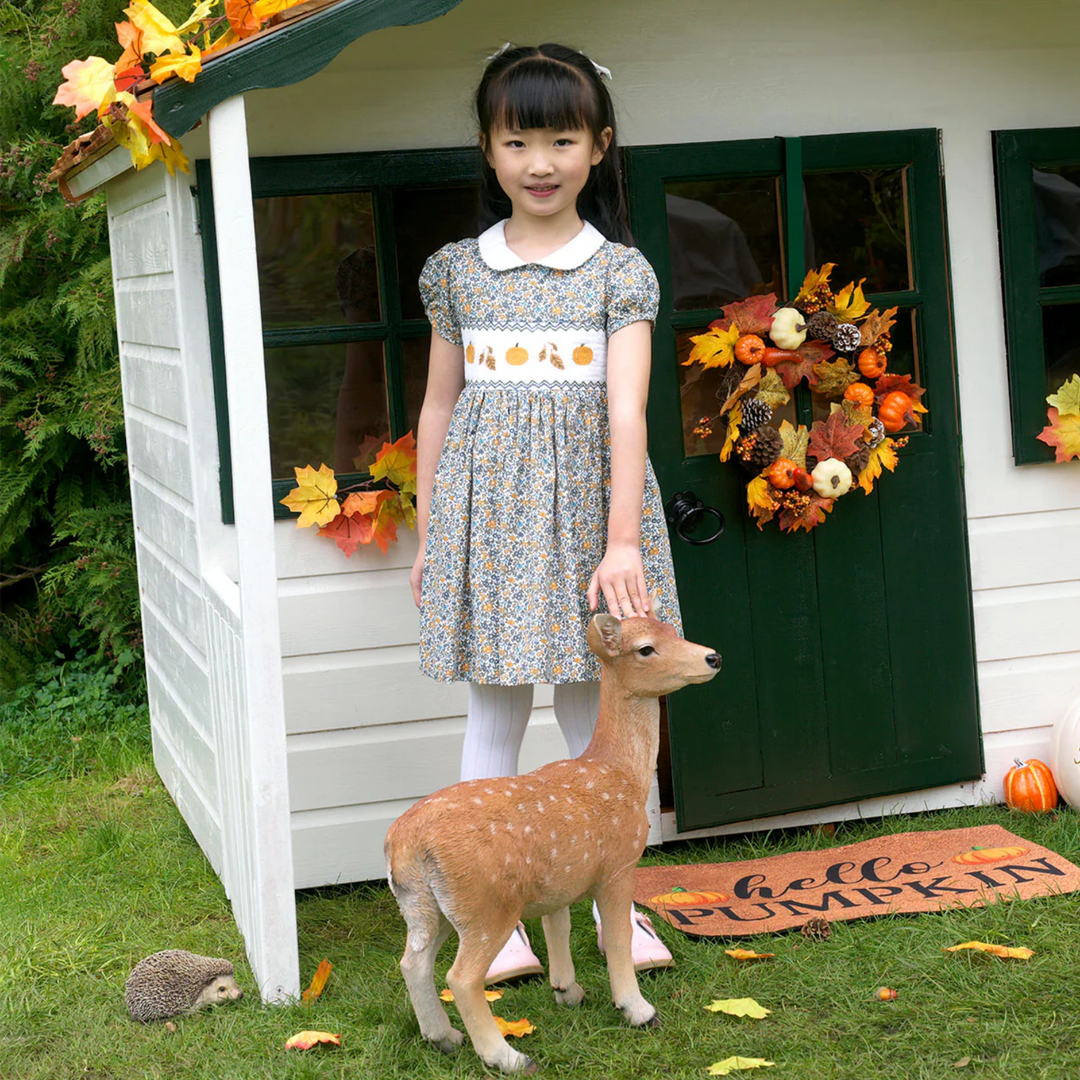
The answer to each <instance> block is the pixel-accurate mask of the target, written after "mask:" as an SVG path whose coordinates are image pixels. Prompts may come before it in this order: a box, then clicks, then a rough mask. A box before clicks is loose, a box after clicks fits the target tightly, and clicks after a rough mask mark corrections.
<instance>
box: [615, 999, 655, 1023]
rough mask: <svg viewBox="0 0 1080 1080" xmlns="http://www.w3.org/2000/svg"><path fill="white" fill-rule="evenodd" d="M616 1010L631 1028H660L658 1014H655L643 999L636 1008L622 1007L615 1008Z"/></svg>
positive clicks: (652, 1008)
mask: <svg viewBox="0 0 1080 1080" xmlns="http://www.w3.org/2000/svg"><path fill="white" fill-rule="evenodd" d="M617 1008H618V1009H619V1012H621V1013H622V1014H623V1016H624V1017H625V1018H626V1021H627V1023H629V1024H630V1026H631V1027H636V1028H658V1027H659V1026H660V1015H659V1013H657V1011H656V1009H655V1008H654V1007H653V1006H652V1005H650V1004H649V1003H648V1002H647V1001H645V1000H644V999H642V1001H641V1003H640V1005H639V1006H637V1007H635V1006H633V1005H622V1006H617Z"/></svg>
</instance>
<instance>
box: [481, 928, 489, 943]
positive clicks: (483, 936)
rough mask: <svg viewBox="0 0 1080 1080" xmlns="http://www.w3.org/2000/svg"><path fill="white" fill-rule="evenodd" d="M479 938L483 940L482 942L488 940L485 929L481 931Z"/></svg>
mask: <svg viewBox="0 0 1080 1080" xmlns="http://www.w3.org/2000/svg"><path fill="white" fill-rule="evenodd" d="M480 940H481V941H484V942H486V941H488V940H489V938H488V934H487V931H486V930H485V931H484V932H483V933H482V934H481V935H480Z"/></svg>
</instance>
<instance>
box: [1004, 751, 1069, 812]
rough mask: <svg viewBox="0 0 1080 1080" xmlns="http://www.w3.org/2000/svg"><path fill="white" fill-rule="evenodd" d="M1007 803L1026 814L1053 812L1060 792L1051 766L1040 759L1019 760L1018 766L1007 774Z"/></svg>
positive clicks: (1017, 760) (1017, 761)
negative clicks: (1043, 811)
mask: <svg viewBox="0 0 1080 1080" xmlns="http://www.w3.org/2000/svg"><path fill="white" fill-rule="evenodd" d="M1005 802H1006V803H1007V804H1008V805H1009V806H1011V807H1012V808H1013V809H1014V810H1023V811H1024V812H1025V813H1034V812H1037V811H1039V810H1053V809H1054V807H1055V806H1057V804H1058V790H1057V785H1056V784H1055V783H1054V774H1053V773H1052V772H1051V771H1050V766H1049V765H1047V764H1046V763H1045V762H1043V761H1039V759H1038V758H1032V759H1031V760H1030V761H1021V760H1020V759H1019V758H1017V759H1016V766H1015V767H1014V768H1012V769H1010V770H1009V771H1008V772H1007V773H1006V774H1005Z"/></svg>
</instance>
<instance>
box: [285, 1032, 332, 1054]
mask: <svg viewBox="0 0 1080 1080" xmlns="http://www.w3.org/2000/svg"><path fill="white" fill-rule="evenodd" d="M319 1043H333V1045H334V1046H340V1045H341V1036H340V1035H331V1034H330V1032H329V1031H299V1032H297V1033H296V1034H295V1035H294V1036H293V1037H292V1038H291V1039H286V1040H285V1049H286V1050H310V1049H311V1048H312V1047H313V1046H318V1045H319Z"/></svg>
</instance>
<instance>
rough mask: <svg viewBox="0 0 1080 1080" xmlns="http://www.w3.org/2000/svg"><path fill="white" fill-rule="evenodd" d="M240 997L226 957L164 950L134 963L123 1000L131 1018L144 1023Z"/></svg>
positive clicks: (230, 965)
mask: <svg viewBox="0 0 1080 1080" xmlns="http://www.w3.org/2000/svg"><path fill="white" fill-rule="evenodd" d="M243 996H244V992H243V991H242V990H241V989H240V987H239V986H237V985H236V978H235V974H234V971H233V966H232V964H230V963H229V961H228V960H222V959H220V958H217V957H212V956H196V955H195V953H190V952H185V951H184V950H183V949H166V950H165V951H164V952H156V953H154V954H153V955H152V956H148V957H146V959H145V960H140V961H139V962H138V963H137V964H136V965H135V967H134V969H133V970H132V972H131V974H130V975H129V976H128V980H127V983H126V990H125V993H124V1001H125V1002H126V1003H127V1007H128V1012H129V1013H131V1018H132V1020H139V1021H141V1022H143V1023H145V1022H146V1021H148V1020H167V1019H168V1018H169V1017H170V1016H176V1015H178V1014H179V1013H185V1012H195V1011H196V1010H197V1009H202V1008H204V1007H205V1006H207V1005H218V1004H220V1003H221V1002H225V1001H237V1000H239V999H240V998H242V997H243Z"/></svg>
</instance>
